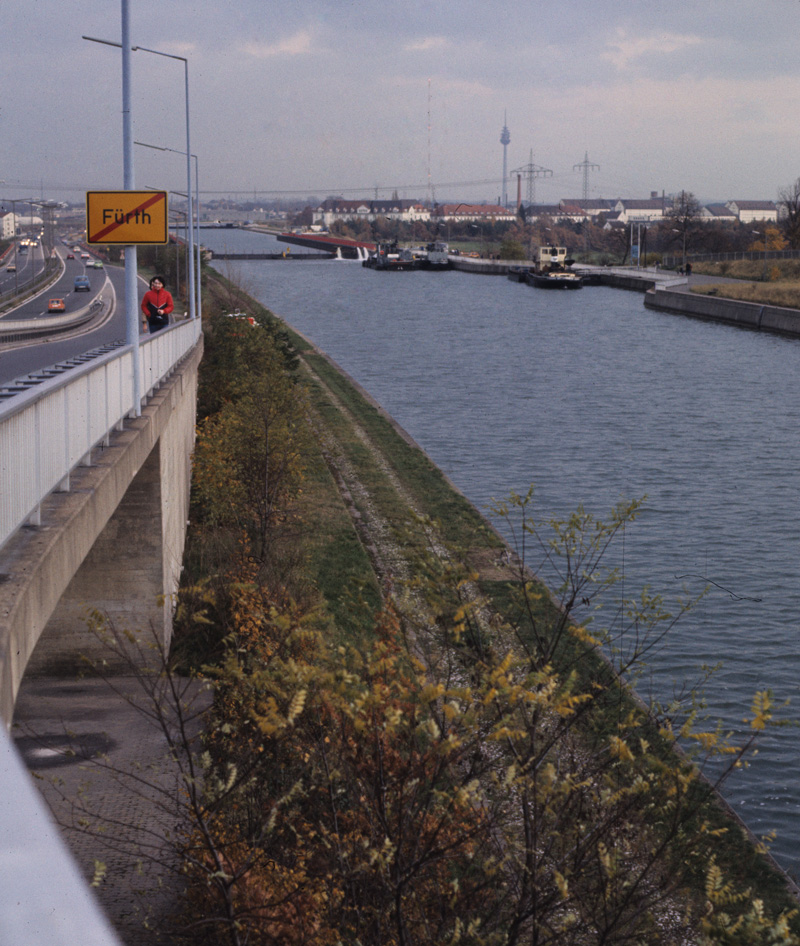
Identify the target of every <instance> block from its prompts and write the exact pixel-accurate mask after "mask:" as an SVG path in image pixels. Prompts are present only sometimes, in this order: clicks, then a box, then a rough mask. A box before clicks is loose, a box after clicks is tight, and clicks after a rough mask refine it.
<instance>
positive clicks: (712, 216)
mask: <svg viewBox="0 0 800 946" xmlns="http://www.w3.org/2000/svg"><path fill="white" fill-rule="evenodd" d="M700 219H701V220H702V221H703V222H704V223H736V222H737V221H738V219H739V218H738V217H737V216H736V214H735V213H734V212H733V211H732V210H731V209H730V207H729V206H728V205H727V204H706V206H705V207H702V208H701V209H700Z"/></svg>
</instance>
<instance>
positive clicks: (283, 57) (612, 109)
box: [0, 0, 800, 203]
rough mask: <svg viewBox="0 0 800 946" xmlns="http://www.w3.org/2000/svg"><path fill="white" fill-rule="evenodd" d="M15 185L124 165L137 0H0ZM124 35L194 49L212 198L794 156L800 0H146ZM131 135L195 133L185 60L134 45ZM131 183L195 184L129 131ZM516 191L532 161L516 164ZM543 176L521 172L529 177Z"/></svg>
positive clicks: (49, 186) (793, 166)
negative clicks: (126, 87) (126, 83)
mask: <svg viewBox="0 0 800 946" xmlns="http://www.w3.org/2000/svg"><path fill="white" fill-rule="evenodd" d="M0 9H2V25H3V29H2V34H0V89H1V90H2V95H0V182H2V183H0V199H2V200H3V201H8V200H9V199H11V198H24V197H36V198H42V197H43V198H49V199H60V200H71V201H76V202H81V201H83V199H84V195H85V192H86V191H87V190H116V189H121V188H122V187H123V170H122V160H123V158H122V78H121V53H120V50H119V49H118V48H115V47H112V46H106V45H100V44H98V43H93V42H90V41H87V40H84V39H82V36H84V35H87V36H92V37H95V38H99V39H105V40H110V41H114V42H119V40H120V32H121V9H122V3H121V0H5V2H3V3H2V7H1V8H0ZM129 11H130V24H131V41H132V43H133V44H135V45H140V46H143V47H147V48H150V49H156V50H159V51H161V52H165V53H171V54H174V55H179V56H185V57H186V58H187V59H188V63H189V65H188V69H189V88H190V92H189V98H190V116H191V150H192V152H193V153H194V154H196V155H197V157H198V167H199V175H200V190H201V194H202V200H203V201H208V200H211V199H214V198H219V197H229V196H230V197H232V198H234V199H237V198H239V199H245V198H252V197H255V198H256V199H257V200H261V199H268V198H273V197H284V196H285V197H292V198H295V197H296V198H299V197H303V196H306V195H307V196H311V195H313V196H315V197H318V198H323V197H326V196H329V195H341V196H344V197H349V198H356V197H358V198H361V197H372V196H375V195H376V193H377V195H378V196H380V197H389V196H391V194H392V192H393V191H394V190H397V192H398V194H399V196H401V197H408V198H416V199H425V198H427V197H432V198H433V199H435V200H438V201H440V202H451V201H455V200H459V201H476V202H477V201H480V200H489V201H495V200H497V198H498V197H499V195H500V194H501V192H502V175H503V149H502V145H501V144H500V133H501V130H502V128H503V124H504V122H506V123H507V125H508V129H509V131H510V134H511V143H510V144H509V146H508V170H509V172H512V171H514V170H515V169H517V168H520V167H523V166H525V165H529V164H530V163H531V162H532V163H533V164H534V165H536V166H538V167H540V168H543V169H546V170H547V171H552V176H550V175H542V176H540V177H538V178H537V179H536V180H535V194H534V196H535V199H536V200H537V201H538V202H548V203H549V202H556V201H558V200H559V199H562V198H569V197H580V196H581V195H582V193H583V186H584V174H583V172H582V171H581V170H580V169H576V168H575V166H576V165H578V164H580V163H581V162H583V161H584V159H585V157H586V156H587V155H588V161H589V162H590V163H591V164H592V165H594V167H592V168H591V169H590V170H589V171H588V173H587V183H588V189H589V196H590V197H604V198H615V197H621V196H623V197H640V198H641V197H649V196H650V193H651V192H652V191H657V192H658V193H659V194H661V192H662V191H663V192H666V193H667V194H670V193H675V192H678V191H680V190H687V191H691V192H693V193H694V194H695V195H696V196H697V197H698V198H699V199H700V200H702V201H704V202H709V201H715V200H723V201H724V200H733V199H741V200H759V199H761V200H769V199H772V200H774V199H776V198H777V196H778V193H779V191H780V189H781V188H785V187H787V186H788V185H790V184H791V183H792V182H793V181H794V180H795V179H796V178H797V177H798V176H800V122H798V120H797V117H798V115H799V114H800V49H799V48H798V44H797V37H798V35H800V0H760V2H756V0H659V2H658V3H654V2H651V0H560V2H558V3H554V2H552V0H491V2H489V0H436V2H431V0H425V2H419V0H282V2H280V3H279V2H274V0H222V2H217V3H213V4H212V3H210V2H208V0H202V2H201V0H129ZM131 82H132V98H131V101H132V108H131V111H132V119H133V131H134V138H135V139H136V140H137V141H141V142H145V143H147V144H151V145H157V146H161V147H166V148H171V149H174V150H175V151H183V152H185V150H186V123H185V96H184V65H183V63H182V62H180V61H178V60H174V59H169V58H165V57H163V56H156V55H153V54H150V53H145V52H141V51H140V52H136V53H134V54H133V55H132V75H131ZM134 152H135V185H136V187H137V188H138V189H141V190H144V189H146V188H148V187H157V188H160V189H168V190H174V191H180V190H185V186H186V164H185V158H184V157H182V156H181V155H180V154H173V153H169V152H158V151H154V150H152V149H147V148H143V147H141V146H136V147H135V149H134ZM509 177H510V180H509V183H508V193H509V197H510V198H511V199H513V198H514V197H515V196H516V176H515V175H513V174H510V175H509ZM527 193H528V186H527V183H526V182H525V181H523V197H527Z"/></svg>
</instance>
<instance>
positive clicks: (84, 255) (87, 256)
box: [81, 253, 90, 259]
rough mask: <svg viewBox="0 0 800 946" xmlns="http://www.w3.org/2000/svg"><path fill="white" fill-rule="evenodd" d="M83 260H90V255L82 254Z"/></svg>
mask: <svg viewBox="0 0 800 946" xmlns="http://www.w3.org/2000/svg"><path fill="white" fill-rule="evenodd" d="M81 259H90V256H89V254H88V253H81Z"/></svg>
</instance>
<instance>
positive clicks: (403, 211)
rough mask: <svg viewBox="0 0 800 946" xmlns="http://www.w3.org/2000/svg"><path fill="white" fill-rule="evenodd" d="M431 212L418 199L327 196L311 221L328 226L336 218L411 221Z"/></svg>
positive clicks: (427, 216)
mask: <svg viewBox="0 0 800 946" xmlns="http://www.w3.org/2000/svg"><path fill="white" fill-rule="evenodd" d="M430 216H431V212H430V210H428V208H427V207H426V206H425V205H424V204H422V203H421V202H420V201H418V200H344V199H339V198H337V197H329V198H328V199H327V200H324V201H323V202H322V203H321V204H320V205H319V207H317V208H316V209H315V210H314V218H313V222H314V223H315V224H317V225H320V226H323V227H329V226H330V225H331V224H332V223H334V222H335V221H337V220H342V221H346V222H353V221H356V222H357V221H359V220H361V221H367V222H370V223H371V222H372V221H374V220H377V219H378V217H385V218H386V219H387V220H399V221H401V222H403V223H413V222H414V221H416V220H422V221H428V220H430Z"/></svg>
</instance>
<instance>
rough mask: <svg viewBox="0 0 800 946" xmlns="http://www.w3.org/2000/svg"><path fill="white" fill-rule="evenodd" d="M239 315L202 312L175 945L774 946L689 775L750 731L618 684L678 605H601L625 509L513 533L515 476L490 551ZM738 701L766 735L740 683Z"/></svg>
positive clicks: (785, 935) (303, 360) (486, 531)
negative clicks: (191, 673) (203, 690)
mask: <svg viewBox="0 0 800 946" xmlns="http://www.w3.org/2000/svg"><path fill="white" fill-rule="evenodd" d="M234 291H235V287H231V286H230V284H226V283H225V281H224V280H222V279H219V280H215V281H213V284H212V285H211V286H209V288H208V290H207V291H206V299H207V300H211V302H210V305H211V307H212V308H213V309H215V310H217V311H220V310H222V311H224V310H226V309H228V310H229V307H228V302H229V300H230V298H231V293H232V292H234ZM240 307H241V308H242V309H244V306H243V305H241V306H240ZM246 311H247V312H248V314H249V315H251V316H253V317H254V319H255V322H256V323H257V324H251V323H250V322H249V321H247V320H244V319H233V318H227V317H225V316H224V315H221V314H220V315H215V316H212V317H211V318H210V319H209V320H208V322H207V323H206V326H205V328H206V352H207V354H206V358H205V361H204V364H203V366H202V382H201V392H200V399H199V404H200V420H199V426H198V440H197V452H196V457H195V472H194V476H195V479H194V488H193V506H192V514H191V529H190V543H189V549H188V552H187V560H186V564H187V567H186V572H185V576H186V580H185V583H184V587H183V589H182V592H181V597H180V605H179V610H178V619H177V628H176V641H175V650H174V654H173V659H174V661H175V662H176V664H177V665H179V666H180V667H182V668H194V669H195V670H196V671H198V672H201V673H202V674H204V675H205V676H206V677H207V678H208V679H209V680H210V681H212V682H213V685H214V692H215V698H214V706H213V710H212V712H211V716H210V719H209V721H208V727H207V735H206V753H205V756H204V759H203V761H204V766H205V774H204V779H203V788H202V791H201V792H195V791H194V789H193V790H192V791H190V792H189V795H190V798H191V799H192V803H191V804H190V805H189V808H190V811H189V812H188V820H189V822H190V825H191V827H190V829H189V831H188V833H187V836H186V838H185V843H184V848H183V856H184V864H185V871H186V876H187V879H188V882H189V889H188V894H187V904H186V916H185V926H186V929H188V930H190V934H189V935H188V937H187V939H188V941H191V942H192V943H202V942H208V943H231V944H237V946H239V944H245V943H257V944H273V943H274V944H309V946H311V944H314V946H317V944H319V946H327V944H331V946H333V944H339V943H342V944H355V943H360V944H364V946H367V944H369V946H393V944H398V946H400V944H403V946H410V944H432V943H436V944H451V943H452V944H456V943H459V944H470V946H490V944H498V946H499V944H516V943H536V944H550V943H552V944H559V946H570V944H574V946H584V944H587V946H588V944H597V946H599V944H602V943H637V944H638V943H641V944H644V943H648V944H652V943H663V944H676V946H677V944H688V943H697V944H703V943H729V944H734V943H741V944H743V946H744V944H756V943H763V944H767V943H770V944H778V943H783V944H790V943H798V942H800V939H798V938H797V936H796V934H795V933H794V932H792V929H791V924H792V923H793V922H794V919H793V910H794V906H795V903H794V901H793V900H792V898H791V897H790V896H789V894H788V892H787V889H786V885H785V882H784V879H783V877H782V876H781V875H780V873H779V872H778V871H777V870H775V869H774V868H773V867H772V866H771V865H770V863H769V862H768V860H767V859H766V858H765V857H764V856H763V854H762V853H760V852H759V851H758V850H757V848H756V845H755V844H754V843H752V841H751V840H750V839H749V838H747V837H746V835H745V834H744V832H743V830H742V828H741V826H740V825H739V824H738V823H737V822H736V821H735V820H733V819H732V818H731V816H730V815H729V814H728V813H727V811H726V810H725V809H724V808H723V807H722V806H720V805H719V804H718V803H717V801H716V796H715V794H714V791H713V788H712V785H711V783H710V782H708V781H707V780H705V779H704V778H703V777H702V776H701V774H700V769H701V768H703V767H704V766H708V765H709V764H711V763H712V762H713V763H714V764H715V772H716V773H717V776H716V777H717V778H720V777H722V776H721V774H720V772H721V770H724V772H727V771H729V770H730V769H731V768H735V767H736V766H738V765H740V764H742V762H743V761H744V760H745V758H746V755H747V753H748V752H749V751H750V750H751V749H752V745H753V744H752V742H748V743H747V744H746V745H744V746H732V745H728V744H727V743H726V741H725V739H724V738H723V735H722V733H721V732H720V731H719V730H717V729H716V728H715V727H713V726H708V725H706V724H703V721H702V718H701V715H700V713H699V710H698V705H697V703H696V702H693V701H691V700H689V701H687V702H685V703H677V702H676V703H675V704H673V705H671V706H669V707H663V708H661V709H659V708H656V707H653V706H645V705H644V704H642V703H641V702H639V701H638V700H637V699H636V698H635V697H634V695H633V694H632V693H631V692H629V691H628V690H627V689H626V688H625V687H624V686H621V685H620V683H619V680H620V678H621V677H626V678H629V679H634V678H635V676H636V674H637V673H638V672H639V670H640V669H641V668H642V667H643V661H644V659H645V658H646V657H647V655H648V653H649V651H650V650H651V648H652V647H653V646H654V645H655V644H656V643H657V642H658V641H660V640H662V639H663V636H664V634H666V633H668V631H669V628H670V627H671V626H672V625H673V624H674V622H675V621H676V620H678V619H686V620H691V613H690V606H689V605H688V604H687V606H686V608H685V609H684V611H682V612H681V614H678V615H671V614H667V613H666V612H665V610H664V608H663V605H662V603H661V601H660V599H658V598H657V597H655V596H652V595H651V594H649V593H647V592H642V594H641V595H640V596H639V597H637V598H636V599H631V600H627V599H626V600H624V601H622V603H621V601H620V586H619V585H618V584H617V577H618V576H617V575H616V573H615V572H614V571H613V570H609V569H607V568H606V567H605V555H606V552H607V549H608V547H609V545H610V544H611V543H613V542H614V541H615V539H616V538H617V537H618V535H619V533H620V531H621V530H622V529H623V528H624V527H625V526H626V525H627V524H628V523H630V522H631V521H633V520H634V519H635V518H636V515H637V513H638V511H639V509H640V506H641V503H640V502H639V501H636V500H634V501H631V502H629V503H627V504H624V505H621V506H619V507H618V508H616V509H614V510H612V511H611V513H610V516H609V519H608V521H607V522H599V521H597V520H596V519H594V518H593V517H592V516H591V515H589V514H588V513H586V512H584V511H583V510H582V509H578V510H577V511H576V513H575V514H574V515H573V516H572V517H570V519H569V520H568V521H566V522H554V523H539V522H538V521H536V519H535V517H534V502H533V501H534V496H533V493H532V492H531V493H529V494H528V495H526V496H511V497H508V498H507V499H506V500H504V501H501V502H499V503H498V504H497V505H496V507H495V510H494V513H495V515H497V516H501V517H506V519H507V520H508V522H509V523H510V524H511V525H513V528H514V530H515V532H516V535H517V536H518V537H519V540H520V544H519V548H518V549H515V550H509V549H507V548H506V547H505V546H504V544H503V543H502V542H501V541H500V540H499V538H498V536H497V534H496V533H495V532H494V530H493V529H491V528H490V527H489V526H488V525H487V523H486V522H485V521H484V519H483V518H482V517H481V516H480V515H479V514H478V513H477V512H476V511H475V510H474V508H473V507H472V506H471V505H470V504H469V503H468V502H467V501H466V500H465V499H464V498H463V497H462V496H461V495H460V494H459V493H458V492H457V491H456V490H454V489H453V488H452V487H451V486H450V484H448V482H447V481H446V479H445V478H444V477H443V475H442V474H441V472H440V471H439V470H438V469H437V468H436V467H435V466H433V464H431V462H430V461H429V460H428V459H427V457H426V456H425V455H424V454H423V453H422V452H421V451H420V450H419V449H418V448H417V447H416V446H415V445H414V444H413V443H410V442H409V441H408V439H407V438H406V437H405V436H404V435H403V433H402V431H399V430H397V429H396V427H395V426H394V425H393V424H392V423H391V421H390V419H388V418H387V417H386V416H385V415H384V414H383V413H382V412H381V410H380V409H379V408H378V407H377V406H376V405H375V404H374V403H372V402H371V401H370V399H369V398H368V397H367V396H366V395H365V394H364V393H363V392H362V391H360V390H359V389H358V388H357V387H356V386H355V385H354V384H353V383H352V382H350V381H349V379H347V378H346V377H345V376H343V375H342V373H341V372H340V371H338V370H337V369H336V368H335V366H333V365H332V364H331V363H330V362H329V361H328V360H327V359H326V358H325V357H324V356H323V355H322V354H320V353H319V352H317V351H316V350H314V348H313V347H312V346H311V345H309V344H308V343H307V342H306V341H305V340H303V339H302V338H300V337H299V336H297V335H295V334H293V333H291V332H290V331H288V330H286V328H285V327H284V326H283V325H281V324H280V323H279V322H278V321H277V320H276V319H274V317H273V316H271V315H270V313H268V312H267V311H266V310H265V309H263V307H261V306H259V305H257V304H256V303H255V302H253V301H252V300H248V303H247V310H246ZM523 548H530V549H536V550H537V552H538V553H543V554H546V555H547V556H548V557H549V558H550V560H551V562H552V564H553V565H554V566H555V568H556V570H557V572H558V574H559V575H560V576H561V581H560V584H559V586H558V587H557V588H553V589H550V590H548V589H547V588H545V587H544V586H542V585H541V584H539V583H538V582H537V581H536V579H535V578H534V577H533V575H532V574H531V572H530V571H529V568H528V564H529V563H528V562H526V560H525V559H526V554H527V553H525V554H524V553H523ZM604 604H606V606H607V608H608V614H607V615H606V616H605V617H604V616H603V615H604V614H605V612H604V611H603V610H601V608H602V606H603V605H604ZM687 615H688V616H687ZM745 712H747V710H746V709H745ZM748 717H749V720H750V727H751V731H752V733H753V736H754V737H755V736H757V735H758V733H759V732H760V731H761V730H763V729H764V728H765V727H767V726H769V725H771V722H772V712H771V700H770V696H769V694H768V693H760V694H757V695H756V696H755V697H754V702H753V706H752V708H751V709H750V712H749V713H748ZM679 741H680V743H681V744H682V745H683V746H684V747H687V748H688V751H689V755H690V756H692V759H690V758H689V757H688V756H687V755H685V754H684V753H683V752H682V751H678V750H677V744H678V742H679ZM720 762H721V765H720V764H719V763H720ZM724 772H723V774H724ZM194 788H195V789H196V786H195V787H194Z"/></svg>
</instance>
